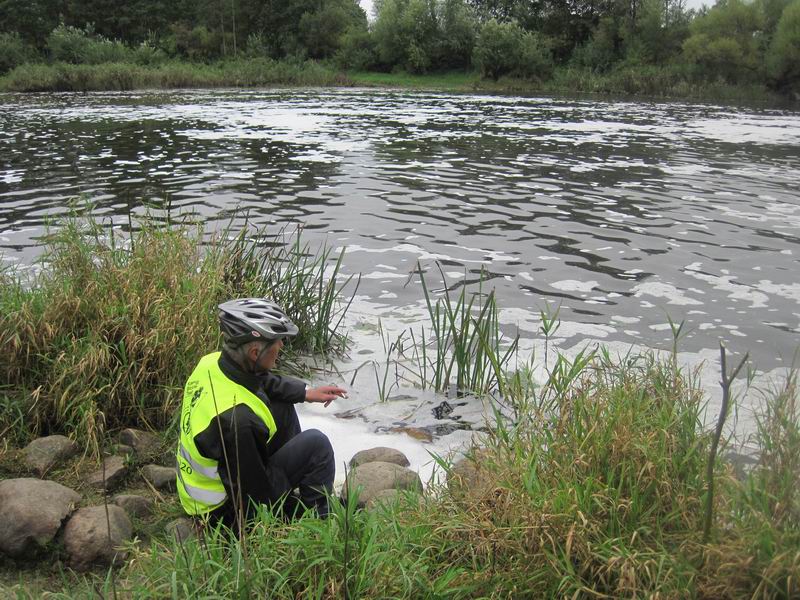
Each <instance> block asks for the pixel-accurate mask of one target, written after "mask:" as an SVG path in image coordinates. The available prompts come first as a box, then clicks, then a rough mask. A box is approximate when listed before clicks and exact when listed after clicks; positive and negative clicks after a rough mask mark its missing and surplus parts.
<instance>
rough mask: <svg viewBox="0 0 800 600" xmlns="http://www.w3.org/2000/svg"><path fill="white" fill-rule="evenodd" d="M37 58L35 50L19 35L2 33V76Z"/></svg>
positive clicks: (0, 51)
mask: <svg viewBox="0 0 800 600" xmlns="http://www.w3.org/2000/svg"><path fill="white" fill-rule="evenodd" d="M35 58H36V52H35V51H34V49H33V48H32V47H31V46H29V45H28V44H26V43H25V41H24V40H23V39H22V36H20V35H19V34H18V33H0V75H2V74H4V73H6V72H8V71H10V70H11V69H13V68H15V67H18V66H19V65H21V64H23V63H26V62H31V61H33V60H35Z"/></svg>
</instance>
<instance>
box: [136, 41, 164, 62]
mask: <svg viewBox="0 0 800 600" xmlns="http://www.w3.org/2000/svg"><path fill="white" fill-rule="evenodd" d="M166 60H167V55H166V53H165V52H164V51H163V50H161V48H157V47H156V46H154V45H153V44H152V43H150V42H147V41H145V42H142V43H141V44H139V45H138V46H137V47H136V48H135V49H134V50H133V62H135V63H136V64H137V65H143V66H153V65H160V64H163V63H164V62H166Z"/></svg>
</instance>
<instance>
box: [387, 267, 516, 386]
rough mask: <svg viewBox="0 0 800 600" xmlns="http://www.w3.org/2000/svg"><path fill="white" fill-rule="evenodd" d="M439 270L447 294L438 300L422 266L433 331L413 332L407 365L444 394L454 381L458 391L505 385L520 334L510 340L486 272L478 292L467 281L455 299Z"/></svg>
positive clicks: (420, 380) (423, 383)
mask: <svg viewBox="0 0 800 600" xmlns="http://www.w3.org/2000/svg"><path fill="white" fill-rule="evenodd" d="M439 270H440V273H441V276H442V282H443V284H444V293H443V296H442V297H440V298H437V299H435V300H434V298H433V295H432V294H431V291H430V289H429V287H428V284H427V282H426V280H425V276H424V274H423V271H422V269H421V268H420V267H419V265H418V266H417V272H418V273H419V275H420V283H421V285H422V292H423V296H424V298H425V305H426V307H427V311H428V317H429V319H430V325H429V329H428V333H427V335H426V332H425V327H424V326H423V327H422V328H421V329H420V330H419V332H415V331H413V330H411V331H409V332H408V338H407V339H409V340H410V341H411V344H410V347H409V348H407V349H403V351H402V352H401V354H402V355H403V357H404V358H406V359H410V360H407V361H406V362H405V364H404V368H405V369H406V371H410V372H411V373H412V374H413V375H414V376H415V377H416V380H415V382H416V383H418V384H419V385H421V387H422V388H423V389H425V388H427V387H430V388H432V389H434V390H436V391H439V392H444V391H448V390H449V389H450V387H451V386H453V385H454V386H455V387H456V390H457V392H458V393H476V394H487V393H489V392H490V391H492V390H496V389H498V388H499V387H500V386H502V383H503V372H504V370H505V368H506V367H507V365H508V363H509V361H510V359H511V358H512V357H513V356H514V355H515V353H516V350H517V345H518V343H519V336H516V337H514V338H513V339H512V340H511V341H510V342H508V341H507V340H506V339H505V338H504V336H503V333H502V331H501V329H500V322H499V320H498V310H497V302H496V298H495V294H494V290H492V291H489V292H485V291H484V289H483V286H484V274H483V272H481V276H480V279H479V282H478V289H477V290H476V291H474V292H468V291H467V285H466V282H464V283H463V284H462V285H461V291H460V292H459V294H458V296H455V297H453V296H451V295H450V289H449V287H448V283H447V279H446V277H445V275H444V273H443V272H442V271H441V268H440V269H439ZM403 335H405V333H404V334H403Z"/></svg>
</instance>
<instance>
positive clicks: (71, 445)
mask: <svg viewBox="0 0 800 600" xmlns="http://www.w3.org/2000/svg"><path fill="white" fill-rule="evenodd" d="M76 452H78V444H77V443H75V442H74V441H72V440H71V439H69V438H68V437H64V436H63V435H48V436H47V437H40V438H38V439H35V440H33V441H32V442H31V443H30V444H28V445H27V446H25V448H24V449H23V450H22V456H23V462H24V463H25V466H26V467H28V468H29V469H30V470H31V471H33V472H34V473H36V474H37V475H38V476H39V477H43V476H44V474H45V473H47V472H48V471H49V470H50V469H52V468H53V467H55V466H57V465H58V464H60V463H62V462H64V461H65V460H67V459H69V458H71V457H72V456H74V455H75V453H76Z"/></svg>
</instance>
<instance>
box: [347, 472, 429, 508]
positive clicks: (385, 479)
mask: <svg viewBox="0 0 800 600" xmlns="http://www.w3.org/2000/svg"><path fill="white" fill-rule="evenodd" d="M359 488H361V491H360V492H359V496H358V505H359V506H362V507H363V506H365V505H366V504H367V503H368V502H369V501H370V500H372V498H373V497H374V496H375V495H376V494H377V493H378V492H380V491H381V490H388V489H401V490H418V491H422V481H421V480H420V478H419V475H417V474H416V473H415V472H414V471H412V470H411V469H407V468H406V467H401V466H400V465H395V464H392V463H387V462H369V463H364V464H362V465H360V466H358V467H356V468H355V469H353V470H352V471H350V473H348V475H347V480H346V481H345V485H344V495H345V497H347V494H348V493H350V492H353V493H355V492H356V490H358V489H359Z"/></svg>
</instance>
